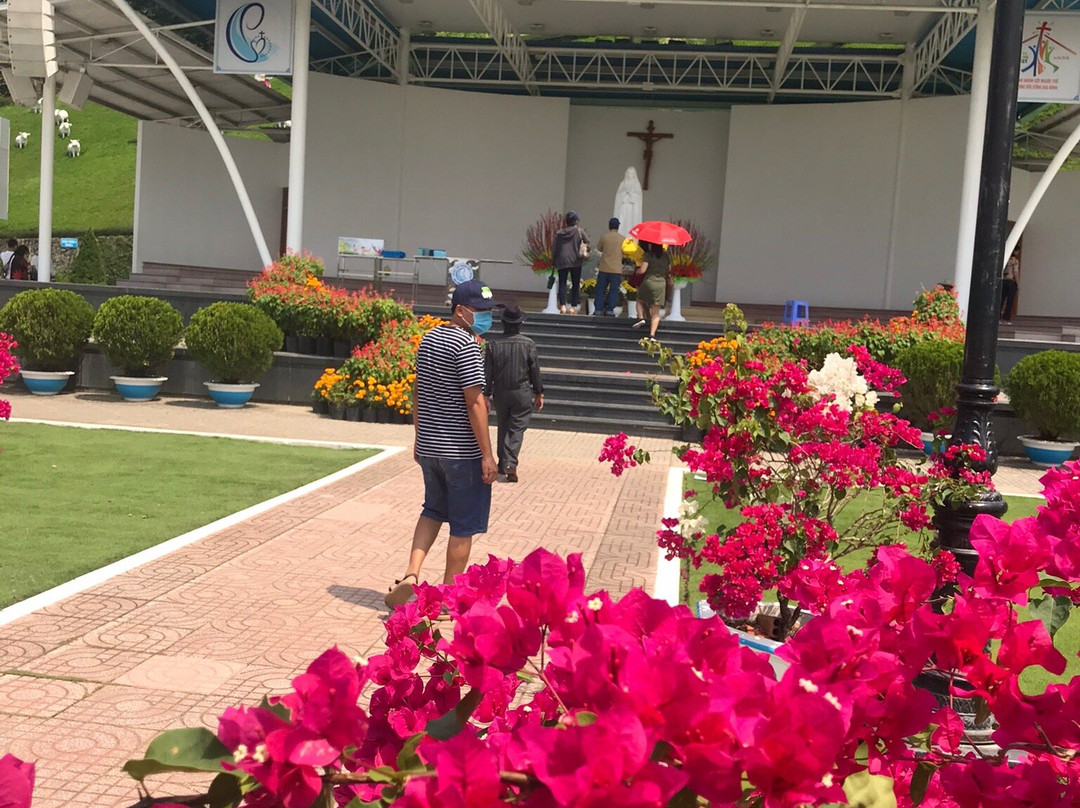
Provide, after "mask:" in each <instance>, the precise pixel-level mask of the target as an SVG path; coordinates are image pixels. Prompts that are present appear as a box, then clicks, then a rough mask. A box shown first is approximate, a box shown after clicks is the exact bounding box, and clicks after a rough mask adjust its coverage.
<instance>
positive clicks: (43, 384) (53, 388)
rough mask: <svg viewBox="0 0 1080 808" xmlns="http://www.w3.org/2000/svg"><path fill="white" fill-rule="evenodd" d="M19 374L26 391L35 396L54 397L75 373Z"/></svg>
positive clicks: (27, 372) (70, 371)
mask: <svg viewBox="0 0 1080 808" xmlns="http://www.w3.org/2000/svg"><path fill="white" fill-rule="evenodd" d="M19 374H20V375H21V376H22V380H23V384H25V385H26V389H27V390H29V391H30V392H31V393H33V394H34V395H35V396H55V395H56V394H57V393H59V392H60V391H61V390H63V389H64V387H65V386H66V385H67V383H68V379H70V378H71V377H72V376H74V375H75V371H73V370H61V371H51V370H23V371H20V372H19Z"/></svg>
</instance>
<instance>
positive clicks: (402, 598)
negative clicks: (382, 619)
mask: <svg viewBox="0 0 1080 808" xmlns="http://www.w3.org/2000/svg"><path fill="white" fill-rule="evenodd" d="M409 578H412V579H413V583H409V582H408V580H407V579H409ZM418 583H420V579H419V578H417V577H416V576H415V575H413V574H412V573H411V572H410V573H408V574H407V575H405V576H404V577H402V578H399V579H397V580H395V581H394V585H393V586H392V587H390V591H389V592H387V593H386V597H384V598H383V603H385V604H386V606H387V608H389V609H393V608H394V607H396V606H403V605H405V604H406V603H408V602H409V599H410V598H412V596H413V592H414V589H415V587H416V584H418Z"/></svg>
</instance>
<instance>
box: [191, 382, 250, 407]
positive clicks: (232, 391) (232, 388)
mask: <svg viewBox="0 0 1080 808" xmlns="http://www.w3.org/2000/svg"><path fill="white" fill-rule="evenodd" d="M203 384H205V385H206V388H207V389H208V390H209V391H210V398H212V399H214V402H215V403H216V404H217V405H218V406H219V407H225V408H226V409H238V408H240V407H243V406H244V405H245V404H247V403H248V402H249V401H251V396H252V395H253V394H254V393H255V388H256V387H258V386H259V385H257V384H254V383H251V384H222V383H219V382H203Z"/></svg>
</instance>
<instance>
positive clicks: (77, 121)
mask: <svg viewBox="0 0 1080 808" xmlns="http://www.w3.org/2000/svg"><path fill="white" fill-rule="evenodd" d="M68 114H69V115H70V118H69V120H70V122H71V136H72V137H73V138H77V139H78V140H79V142H80V143H81V144H82V155H81V156H80V157H77V158H71V157H68V156H67V141H66V140H62V139H60V137H59V136H57V137H56V178H55V183H54V185H53V232H54V233H55V234H56V235H76V236H77V235H82V234H83V233H85V232H86V231H87V230H90V229H91V228H93V229H94V230H95V231H96V232H97V233H98V234H99V235H100V234H102V233H130V232H132V228H133V225H134V215H135V213H134V211H135V140H136V132H137V125H136V121H135V119H134V118H130V117H128V116H127V115H123V114H121V113H119V112H113V111H112V110H110V109H106V108H105V107H101V106H98V105H97V104H87V105H86V106H85V107H84V108H83V109H81V110H78V109H68ZM0 117H4V118H7V119H8V120H10V121H11V174H10V177H11V196H10V201H9V204H8V221H7V222H3V221H2V220H0V235H2V236H3V237H4V238H7V237H9V236H15V237H26V236H36V235H37V226H38V191H39V183H38V170H39V166H40V162H41V116H40V115H35V114H34V113H33V112H31V111H30V110H29V109H27V108H25V107H16V106H0ZM19 132H29V133H30V142H29V144H28V145H27V147H26V148H25V149H16V148H15V136H16V135H17V134H18V133H19Z"/></svg>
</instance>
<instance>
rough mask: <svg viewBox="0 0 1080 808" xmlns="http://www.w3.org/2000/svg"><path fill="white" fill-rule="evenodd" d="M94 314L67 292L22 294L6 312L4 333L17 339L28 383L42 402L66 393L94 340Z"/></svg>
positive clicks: (1, 324)
mask: <svg viewBox="0 0 1080 808" xmlns="http://www.w3.org/2000/svg"><path fill="white" fill-rule="evenodd" d="M93 322H94V309H93V307H92V306H91V305H90V304H89V303H87V302H86V301H85V300H84V299H83V298H82V297H80V296H79V295H77V294H75V293H74V292H69V291H67V290H62V289H30V290H28V291H26V292H19V293H18V294H17V295H15V296H14V297H12V298H11V300H9V301H8V302H7V304H6V305H5V306H4V307H3V308H2V309H0V331H3V332H5V333H7V334H10V335H11V336H12V337H14V338H15V341H16V342H17V343H18V347H16V348H15V355H16V356H17V357H18V358H19V364H20V365H21V367H22V371H21V372H22V378H23V383H24V384H26V387H27V389H28V390H29V391H30V392H31V393H34V394H35V395H39V396H51V395H55V394H56V393H59V392H60V391H61V390H63V389H64V386H65V385H66V384H67V383H68V380H69V379H70V378H71V376H72V375H73V374H74V372H75V371H74V366H75V363H76V361H77V360H78V357H79V355H80V354H81V353H82V350H83V347H84V346H85V345H86V342H87V340H88V339H89V338H90V328H91V326H92V324H93Z"/></svg>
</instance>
